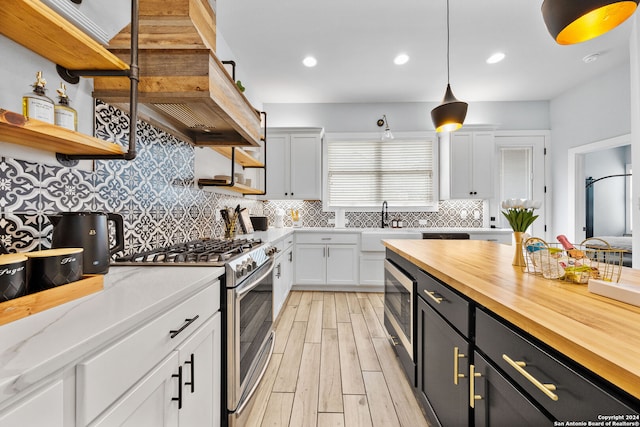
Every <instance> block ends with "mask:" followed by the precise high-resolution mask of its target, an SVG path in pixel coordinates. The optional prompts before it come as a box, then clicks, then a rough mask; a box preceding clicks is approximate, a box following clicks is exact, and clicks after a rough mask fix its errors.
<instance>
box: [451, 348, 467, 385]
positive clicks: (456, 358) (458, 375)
mask: <svg viewBox="0 0 640 427" xmlns="http://www.w3.org/2000/svg"><path fill="white" fill-rule="evenodd" d="M463 357H466V356H465V355H464V354H462V353H460V349H459V348H458V347H453V383H454V384H455V385H458V380H459V379H460V378H464V374H461V373H460V372H458V368H459V363H458V361H459V360H460V359H462V358H463Z"/></svg>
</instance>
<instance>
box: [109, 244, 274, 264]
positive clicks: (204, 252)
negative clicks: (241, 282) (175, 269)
mask: <svg viewBox="0 0 640 427" xmlns="http://www.w3.org/2000/svg"><path fill="white" fill-rule="evenodd" d="M262 245H263V243H262V240H261V239H235V240H223V239H198V240H191V241H189V242H185V243H178V244H175V245H170V246H164V247H159V248H156V249H151V250H147V251H142V252H135V253H133V254H130V255H125V256H121V257H118V258H116V260H115V262H114V263H113V264H114V265H141V264H144V265H156V266H162V265H167V266H169V265H171V266H175V265H180V266H203V265H210V266H216V267H222V266H223V265H225V263H226V262H227V261H230V260H232V259H236V258H238V257H239V256H241V255H243V254H245V253H246V252H248V251H250V250H251V249H253V248H256V247H258V246H262Z"/></svg>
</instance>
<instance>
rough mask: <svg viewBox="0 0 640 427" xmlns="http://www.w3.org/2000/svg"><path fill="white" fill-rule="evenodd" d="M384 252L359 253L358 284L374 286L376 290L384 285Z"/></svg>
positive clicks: (380, 289)
mask: <svg viewBox="0 0 640 427" xmlns="http://www.w3.org/2000/svg"><path fill="white" fill-rule="evenodd" d="M384 258H385V253H384V252H362V253H361V254H360V284H361V285H363V286H374V287H376V288H379V289H376V290H378V292H380V291H382V288H383V286H384Z"/></svg>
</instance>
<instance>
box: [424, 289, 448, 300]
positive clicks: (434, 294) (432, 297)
mask: <svg viewBox="0 0 640 427" xmlns="http://www.w3.org/2000/svg"><path fill="white" fill-rule="evenodd" d="M423 290H424V293H425V294H427V296H428V297H429V298H431V299H432V300H434V301H435V302H436V303H437V304H440V303H441V302H442V301H443V300H444V298H442V297H437V296H436V293H435V291H428V290H426V289H423Z"/></svg>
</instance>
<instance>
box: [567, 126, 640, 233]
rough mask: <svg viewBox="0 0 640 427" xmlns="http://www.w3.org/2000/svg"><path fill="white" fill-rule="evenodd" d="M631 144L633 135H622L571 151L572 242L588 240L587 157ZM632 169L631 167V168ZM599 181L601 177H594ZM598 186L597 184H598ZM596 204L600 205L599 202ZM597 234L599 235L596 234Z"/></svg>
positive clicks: (570, 225)
mask: <svg viewBox="0 0 640 427" xmlns="http://www.w3.org/2000/svg"><path fill="white" fill-rule="evenodd" d="M630 144H631V135H630V134H627V135H622V136H618V137H615V138H609V139H605V140H601V141H596V142H592V143H590V144H585V145H581V146H579V147H573V148H570V149H569V155H568V159H569V165H568V168H569V170H568V173H567V176H568V193H567V194H569V195H571V194H573V198H572V199H570V200H569V206H568V216H569V227H568V231H569V233H571V234H572V235H568V237H569V240H570V241H576V242H581V241H582V240H584V239H585V238H586V227H587V220H586V217H587V210H586V205H587V198H586V191H585V178H586V172H585V161H586V158H587V155H589V154H591V153H596V152H599V151H603V150H610V149H613V148H619V147H624V146H627V145H630ZM629 167H630V166H629ZM593 178H594V179H598V178H600V177H596V176H594V177H593ZM618 179H620V180H621V183H620V184H621V185H622V184H624V178H618ZM596 185H597V184H596ZM594 203H598V202H597V201H596V202H594ZM596 234H597V233H596Z"/></svg>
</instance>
